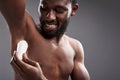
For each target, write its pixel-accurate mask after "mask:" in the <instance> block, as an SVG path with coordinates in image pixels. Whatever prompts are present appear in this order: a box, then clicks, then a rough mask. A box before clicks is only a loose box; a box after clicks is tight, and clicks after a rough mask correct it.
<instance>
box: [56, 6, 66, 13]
mask: <svg viewBox="0 0 120 80" xmlns="http://www.w3.org/2000/svg"><path fill="white" fill-rule="evenodd" d="M55 11H56V12H57V13H64V12H65V11H67V9H66V8H63V7H57V8H55Z"/></svg>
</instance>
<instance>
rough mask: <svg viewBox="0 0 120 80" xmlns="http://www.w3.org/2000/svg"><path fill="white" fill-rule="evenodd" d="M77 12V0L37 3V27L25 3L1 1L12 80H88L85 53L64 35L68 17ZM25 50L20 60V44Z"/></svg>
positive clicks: (78, 44) (55, 0)
mask: <svg viewBox="0 0 120 80" xmlns="http://www.w3.org/2000/svg"><path fill="white" fill-rule="evenodd" d="M77 9H78V3H77V1H76V0H40V4H39V7H38V12H39V20H40V24H39V25H37V24H35V22H34V20H33V19H32V16H31V15H30V14H29V13H28V11H26V10H25V0H0V11H1V13H2V15H3V16H4V18H5V20H6V22H7V23H8V26H9V29H10V32H11V43H12V49H11V53H12V56H13V59H12V60H11V65H12V67H13V69H14V71H15V80H68V78H69V76H71V79H72V80H90V77H89V74H88V71H87V70H86V68H85V65H84V51H83V47H82V45H81V43H80V42H79V41H78V40H75V39H73V38H70V37H68V36H67V35H65V34H64V32H65V30H66V27H67V25H68V23H69V19H70V17H71V16H73V15H75V13H76V11H77ZM23 39H24V40H26V41H27V42H28V45H29V47H28V50H27V52H26V53H25V54H24V55H23V59H22V60H19V58H18V55H17V52H16V51H15V50H16V47H17V43H18V42H19V41H20V40H23Z"/></svg>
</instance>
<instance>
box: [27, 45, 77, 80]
mask: <svg viewBox="0 0 120 80" xmlns="http://www.w3.org/2000/svg"><path fill="white" fill-rule="evenodd" d="M74 54H75V52H74V50H73V48H72V47H71V46H70V45H69V44H64V45H62V46H60V47H54V46H52V45H49V44H39V43H37V44H36V45H35V44H34V45H31V47H29V49H28V57H29V58H31V59H32V60H35V61H37V62H39V64H40V66H41V68H42V70H43V73H44V74H45V76H46V77H48V78H49V77H50V78H52V77H53V78H54V79H55V78H56V79H58V78H62V77H63V78H64V77H68V76H69V75H70V73H71V72H72V69H73V65H74V63H73V59H74Z"/></svg>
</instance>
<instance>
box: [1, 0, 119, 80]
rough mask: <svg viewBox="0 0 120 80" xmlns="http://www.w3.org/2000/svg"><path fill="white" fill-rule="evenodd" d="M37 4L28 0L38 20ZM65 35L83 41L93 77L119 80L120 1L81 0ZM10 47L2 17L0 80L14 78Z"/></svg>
mask: <svg viewBox="0 0 120 80" xmlns="http://www.w3.org/2000/svg"><path fill="white" fill-rule="evenodd" d="M38 3H39V0H27V9H28V10H29V11H30V12H31V14H32V15H33V17H34V19H35V21H36V22H37V23H38V19H37V17H38V16H37V6H38ZM35 12H36V13H35ZM66 34H68V35H69V36H71V37H74V38H76V39H78V40H80V41H81V42H82V44H83V46H84V51H85V65H86V68H87V69H88V71H89V74H90V76H91V80H120V63H119V61H120V58H119V57H120V0H80V1H79V10H78V12H77V14H76V16H74V17H72V18H71V22H70V24H69V27H68V30H67V32H66ZM10 46H11V45H10V34H9V29H8V28H7V27H6V22H5V21H4V20H3V17H2V16H0V80H13V70H12V68H11V66H10V64H9V61H10Z"/></svg>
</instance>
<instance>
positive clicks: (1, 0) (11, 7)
mask: <svg viewBox="0 0 120 80" xmlns="http://www.w3.org/2000/svg"><path fill="white" fill-rule="evenodd" d="M0 12H1V14H2V15H3V16H4V18H5V20H6V22H7V23H8V26H9V29H10V31H11V34H12V36H15V35H17V36H19V35H22V34H23V32H22V31H23V30H22V29H23V28H24V27H25V25H26V20H25V0H0Z"/></svg>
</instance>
